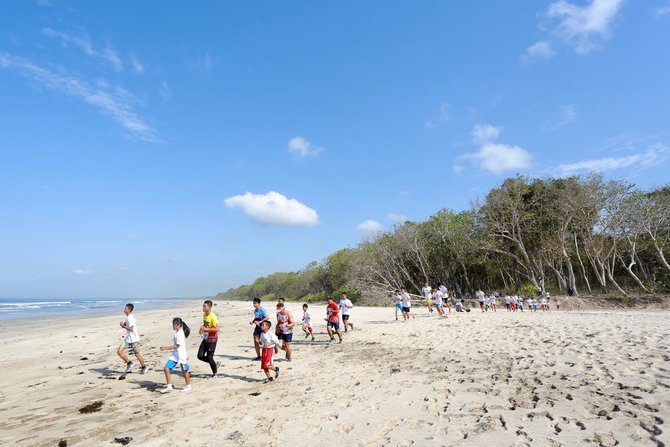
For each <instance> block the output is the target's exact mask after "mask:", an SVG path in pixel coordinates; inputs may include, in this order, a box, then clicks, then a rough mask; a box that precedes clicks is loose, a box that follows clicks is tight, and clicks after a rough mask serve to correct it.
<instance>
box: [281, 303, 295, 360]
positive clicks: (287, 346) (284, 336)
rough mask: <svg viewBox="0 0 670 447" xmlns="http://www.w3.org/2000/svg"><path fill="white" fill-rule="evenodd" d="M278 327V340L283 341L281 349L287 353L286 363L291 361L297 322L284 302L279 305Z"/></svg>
mask: <svg viewBox="0 0 670 447" xmlns="http://www.w3.org/2000/svg"><path fill="white" fill-rule="evenodd" d="M277 326H278V327H279V334H278V335H277V338H278V339H279V340H281V341H282V344H281V346H280V348H281V349H282V350H284V351H286V361H287V362H290V361H291V354H292V353H293V350H292V349H291V342H292V341H293V327H294V326H295V321H294V320H293V315H292V314H291V312H289V311H288V310H286V306H284V303H283V302H279V303H277Z"/></svg>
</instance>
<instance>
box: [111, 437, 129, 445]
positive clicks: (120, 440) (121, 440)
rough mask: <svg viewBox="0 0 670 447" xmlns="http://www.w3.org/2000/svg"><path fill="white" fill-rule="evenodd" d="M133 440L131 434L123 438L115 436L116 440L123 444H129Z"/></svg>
mask: <svg viewBox="0 0 670 447" xmlns="http://www.w3.org/2000/svg"><path fill="white" fill-rule="evenodd" d="M132 440H133V438H131V437H130V436H125V437H123V438H114V442H116V443H117V444H121V445H128V444H130V441H132Z"/></svg>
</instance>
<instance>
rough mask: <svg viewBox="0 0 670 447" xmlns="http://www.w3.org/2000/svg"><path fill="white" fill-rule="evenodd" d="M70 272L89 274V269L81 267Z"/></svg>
mask: <svg viewBox="0 0 670 447" xmlns="http://www.w3.org/2000/svg"><path fill="white" fill-rule="evenodd" d="M72 273H74V274H75V275H90V274H91V271H90V270H82V269H73V270H72Z"/></svg>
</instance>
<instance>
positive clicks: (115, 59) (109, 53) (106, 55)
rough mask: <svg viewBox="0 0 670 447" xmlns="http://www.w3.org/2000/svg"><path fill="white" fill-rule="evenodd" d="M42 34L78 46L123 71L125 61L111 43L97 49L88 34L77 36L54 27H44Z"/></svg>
mask: <svg viewBox="0 0 670 447" xmlns="http://www.w3.org/2000/svg"><path fill="white" fill-rule="evenodd" d="M42 35H44V36H46V37H49V38H51V39H55V40H57V41H59V42H60V43H61V45H63V46H66V47H67V46H74V47H77V48H79V49H80V50H81V51H82V52H83V53H84V54H86V55H87V56H89V57H92V58H97V59H102V60H104V61H106V62H107V63H108V64H109V65H111V66H112V68H113V69H114V70H115V71H119V72H120V71H123V62H122V61H121V58H120V57H119V55H118V53H117V52H116V50H114V48H112V46H111V45H110V44H107V45H106V46H105V47H104V48H102V49H97V48H95V47H94V46H93V44H92V43H91V40H90V39H89V37H88V36H87V35H86V34H82V35H78V36H75V35H71V34H68V33H65V32H63V31H58V30H54V29H52V28H43V29H42Z"/></svg>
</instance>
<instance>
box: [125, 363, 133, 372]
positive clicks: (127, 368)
mask: <svg viewBox="0 0 670 447" xmlns="http://www.w3.org/2000/svg"><path fill="white" fill-rule="evenodd" d="M133 366H135V362H133V361H132V360H131V361H129V362H128V363H126V373H129V372H130V370H131V369H133Z"/></svg>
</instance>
